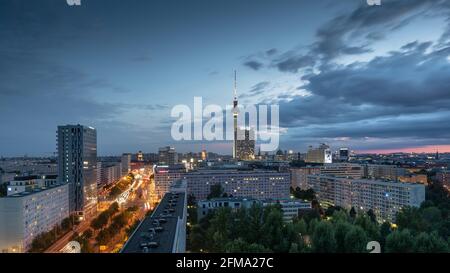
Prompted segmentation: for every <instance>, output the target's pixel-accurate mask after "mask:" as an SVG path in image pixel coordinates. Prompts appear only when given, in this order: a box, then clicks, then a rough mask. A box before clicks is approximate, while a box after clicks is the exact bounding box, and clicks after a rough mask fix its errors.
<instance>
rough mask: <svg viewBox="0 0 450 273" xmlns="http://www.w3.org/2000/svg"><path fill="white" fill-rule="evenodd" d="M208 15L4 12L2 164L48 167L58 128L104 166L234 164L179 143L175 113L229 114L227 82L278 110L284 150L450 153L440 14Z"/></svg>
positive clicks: (225, 6)
mask: <svg viewBox="0 0 450 273" xmlns="http://www.w3.org/2000/svg"><path fill="white" fill-rule="evenodd" d="M210 2H211V1H201V0H196V1H189V3H178V2H172V1H156V2H152V3H149V2H148V1H135V2H133V3H132V4H127V5H125V4H124V3H123V2H122V3H120V1H83V3H82V5H81V6H77V7H70V6H68V5H67V4H66V3H65V1H40V2H39V3H28V2H27V3H26V4H24V3H21V1H15V2H12V1H4V2H2V3H1V4H0V7H1V8H0V22H1V25H2V26H3V27H1V28H0V37H2V38H1V39H0V55H1V57H2V60H3V61H2V64H0V68H1V71H2V73H0V109H1V110H0V121H1V122H2V125H3V128H7V129H6V130H1V132H0V141H1V143H3V145H2V148H1V150H0V156H5V157H8V156H22V155H25V154H27V155H30V156H50V155H52V154H53V153H54V152H56V149H55V143H54V136H55V132H56V127H57V126H58V125H64V124H83V125H86V126H93V127H95V128H96V129H97V131H98V154H99V155H114V154H115V155H120V154H121V153H122V152H136V151H138V150H142V151H145V152H147V151H149V152H150V151H152V152H156V151H157V149H158V148H159V147H163V146H166V145H171V146H174V147H176V150H177V151H179V152H188V151H197V152H198V151H201V147H202V145H203V146H205V147H206V149H207V150H208V151H212V152H217V153H221V154H231V152H232V142H231V141H228V142H207V141H203V142H198V141H197V142H176V141H173V140H172V139H171V138H170V126H171V123H172V122H173V119H171V118H170V109H171V108H172V107H173V106H174V105H177V104H180V103H183V104H192V101H193V97H194V96H202V97H203V98H204V100H205V102H206V103H215V104H220V105H222V106H224V104H231V103H232V100H233V84H234V83H233V70H234V69H237V70H238V75H239V77H238V87H237V89H238V90H237V93H238V99H239V103H240V104H248V103H255V104H258V103H278V104H279V105H280V125H281V127H283V133H282V135H281V139H280V148H281V149H282V150H287V149H293V150H295V151H300V152H306V150H307V147H308V146H309V145H314V146H316V145H318V144H319V143H322V142H324V143H327V144H329V145H330V146H331V147H332V148H333V149H338V148H339V147H349V148H350V149H351V150H354V151H356V152H358V153H366V152H367V153H368V152H370V153H391V152H402V151H404V152H428V153H434V152H436V151H439V152H440V153H444V152H450V143H449V141H448V139H449V138H450V127H449V123H448V120H449V117H450V107H449V105H450V103H449V101H450V97H449V94H450V92H448V90H449V87H450V79H449V78H448V76H447V75H448V73H449V72H450V57H449V50H450V39H449V38H450V35H449V34H450V27H449V25H448V22H449V18H450V5H449V3H448V2H445V1H440V0H428V1H419V0H414V1H407V2H406V1H398V0H392V1H387V0H386V1H383V5H381V6H379V7H369V6H367V4H366V3H365V2H366V1H360V0H354V1H346V2H344V3H343V2H342V1H341V2H337V1H321V2H320V3H315V2H313V1H283V3H278V2H275V1H258V5H254V2H253V1H236V2H230V1H221V0H216V1H214V3H213V4H212V3H210ZM268 18H270V20H267V19H268ZM87 26H89V27H87ZM30 132H31V133H30Z"/></svg>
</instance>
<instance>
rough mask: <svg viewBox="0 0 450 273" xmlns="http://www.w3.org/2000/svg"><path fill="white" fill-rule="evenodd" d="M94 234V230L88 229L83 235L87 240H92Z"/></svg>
mask: <svg viewBox="0 0 450 273" xmlns="http://www.w3.org/2000/svg"><path fill="white" fill-rule="evenodd" d="M93 234H94V232H93V231H92V229H90V228H88V229H87V230H86V231H85V232H84V233H83V237H84V238H86V239H90V238H92V235H93Z"/></svg>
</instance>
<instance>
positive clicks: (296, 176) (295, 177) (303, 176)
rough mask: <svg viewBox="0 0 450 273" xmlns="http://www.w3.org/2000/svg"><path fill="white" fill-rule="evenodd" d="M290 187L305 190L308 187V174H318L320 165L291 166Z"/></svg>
mask: <svg viewBox="0 0 450 273" xmlns="http://www.w3.org/2000/svg"><path fill="white" fill-rule="evenodd" d="M290 171H291V187H292V188H293V189H296V188H300V189H301V190H307V189H309V188H310V186H309V185H308V175H311V174H320V167H301V168H291V169H290Z"/></svg>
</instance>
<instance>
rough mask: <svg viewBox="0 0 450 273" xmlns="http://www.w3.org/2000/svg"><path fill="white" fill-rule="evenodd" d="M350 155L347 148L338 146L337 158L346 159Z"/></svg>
mask: <svg viewBox="0 0 450 273" xmlns="http://www.w3.org/2000/svg"><path fill="white" fill-rule="evenodd" d="M349 156H350V152H349V150H348V148H345V147H343V148H339V160H340V161H348V159H349Z"/></svg>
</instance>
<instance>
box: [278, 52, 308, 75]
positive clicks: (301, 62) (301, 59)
mask: <svg viewBox="0 0 450 273" xmlns="http://www.w3.org/2000/svg"><path fill="white" fill-rule="evenodd" d="M314 64H315V59H314V58H313V57H312V56H309V55H306V56H291V57H287V58H284V59H282V60H280V61H276V62H275V66H276V67H278V69H279V70H280V71H282V72H292V73H297V72H298V70H299V69H301V68H305V67H311V66H313V65H314Z"/></svg>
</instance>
